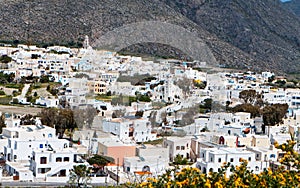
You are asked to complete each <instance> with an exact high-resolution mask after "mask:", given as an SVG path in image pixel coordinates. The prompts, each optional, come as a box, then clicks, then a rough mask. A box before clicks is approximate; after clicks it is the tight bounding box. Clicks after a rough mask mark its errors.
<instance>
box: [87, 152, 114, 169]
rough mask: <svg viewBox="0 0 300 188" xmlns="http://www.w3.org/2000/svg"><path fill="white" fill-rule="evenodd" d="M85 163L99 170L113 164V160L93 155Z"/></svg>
mask: <svg viewBox="0 0 300 188" xmlns="http://www.w3.org/2000/svg"><path fill="white" fill-rule="evenodd" d="M87 162H88V163H89V164H90V165H95V164H96V165H97V166H98V168H99V169H103V167H104V166H106V165H107V164H108V163H114V162H115V160H114V159H113V158H112V157H108V156H102V155H94V156H93V157H91V158H89V159H88V160H87Z"/></svg>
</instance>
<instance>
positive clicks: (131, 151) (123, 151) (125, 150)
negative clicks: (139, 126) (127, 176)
mask: <svg viewBox="0 0 300 188" xmlns="http://www.w3.org/2000/svg"><path fill="white" fill-rule="evenodd" d="M98 155H104V156H109V157H112V158H114V159H115V163H116V164H117V163H118V159H119V165H120V166H123V164H124V157H134V156H136V147H135V146H134V145H133V144H124V143H123V142H121V141H120V140H118V139H117V138H103V139H101V140H100V141H99V142H98Z"/></svg>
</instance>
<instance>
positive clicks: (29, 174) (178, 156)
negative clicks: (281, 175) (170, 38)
mask: <svg viewBox="0 0 300 188" xmlns="http://www.w3.org/2000/svg"><path fill="white" fill-rule="evenodd" d="M1 56H2V57H10V58H11V61H9V62H8V63H1V72H2V73H3V74H5V75H14V78H13V83H15V84H16V85H17V84H23V87H22V88H21V89H20V90H18V89H14V88H11V87H8V86H7V85H8V84H7V83H5V82H2V83H1V90H2V91H3V92H4V93H5V95H7V96H8V95H10V96H12V98H11V100H10V102H9V103H10V104H16V103H17V104H18V105H24V106H30V107H42V108H58V109H63V108H68V109H77V108H79V109H86V108H87V107H92V108H94V109H96V110H97V115H96V116H95V117H94V118H93V121H92V123H91V124H90V125H88V122H87V121H84V123H83V125H80V129H79V130H75V131H74V132H73V133H72V139H66V138H67V136H65V135H64V138H61V137H60V136H59V135H57V132H56V129H55V127H49V126H46V125H43V124H42V122H41V121H40V120H39V119H38V118H37V120H36V121H35V122H36V123H35V125H22V123H21V119H22V117H24V114H7V113H5V112H2V114H3V115H5V124H6V127H5V128H3V129H2V134H1V139H0V145H1V147H0V152H1V154H2V159H3V161H4V164H3V169H2V171H3V173H2V174H1V173H0V174H1V175H0V178H1V181H2V182H5V181H7V182H9V181H32V182H64V183H66V182H68V180H69V176H70V171H71V169H72V168H73V166H74V165H81V164H83V165H87V166H89V165H90V164H88V163H87V158H88V157H90V156H92V155H95V154H97V155H101V156H108V157H111V158H113V159H114V163H110V164H109V165H106V166H105V167H104V169H103V171H104V172H105V173H104V175H103V176H101V177H100V176H97V174H92V175H91V181H92V183H116V182H117V183H122V182H127V181H134V180H133V179H132V177H135V178H137V176H138V175H139V176H141V175H145V174H147V175H148V176H158V175H161V174H163V173H164V172H166V170H167V169H169V168H174V166H173V165H174V164H179V165H193V166H194V167H197V168H199V169H200V170H201V171H202V172H203V173H209V172H217V171H218V169H220V168H221V166H222V165H223V164H224V162H230V163H232V164H234V165H239V164H240V163H241V160H242V159H246V160H248V162H249V163H248V164H249V168H250V169H251V170H253V172H254V173H260V172H262V171H264V170H265V169H267V168H269V167H271V168H275V167H276V165H278V161H279V159H280V158H281V157H282V155H283V153H282V151H281V150H279V149H276V148H275V147H274V143H275V142H278V143H283V142H285V141H286V140H288V139H289V138H290V134H292V135H293V136H295V138H296V139H297V141H298V142H299V141H300V136H299V135H300V134H299V130H300V125H299V124H300V111H299V109H298V107H299V105H300V89H299V88H298V84H297V83H294V82H289V81H288V80H287V79H285V78H284V77H280V76H276V75H275V74H274V73H272V72H269V71H266V72H261V73H255V72H251V71H245V72H238V71H228V70H226V69H224V71H223V72H221V71H219V72H216V71H215V70H213V68H210V67H208V66H207V65H206V62H197V61H193V62H183V61H179V60H166V59H159V60H151V59H148V60H145V59H143V58H141V57H133V56H125V55H119V54H117V53H115V52H109V51H99V50H94V49H93V48H92V47H90V46H89V43H88V38H86V42H85V45H84V48H81V49H71V48H67V47H63V46H51V47H47V48H38V47H36V46H27V45H18V46H17V47H9V46H5V47H0V57H1ZM42 82H43V83H42ZM41 83H42V84H41ZM39 84H40V85H39ZM37 86H38V87H37ZM253 91H255V92H254V93H255V95H251V96H247V97H248V98H247V97H243V94H244V93H246V94H249V95H250V93H251V92H253ZM247 92H248V93H247ZM32 99H34V100H32ZM245 104H247V105H251V106H255V107H256V108H258V109H260V110H261V109H262V108H264V107H265V106H272V105H274V104H287V105H288V108H287V110H286V111H285V112H283V113H284V115H283V117H282V118H281V119H280V121H279V123H276V126H270V125H271V124H267V123H266V119H264V117H266V114H261V113H260V112H257V113H256V114H255V113H254V112H252V111H251V110H248V109H245V108H240V109H237V108H235V107H237V106H243V105H245ZM234 109H235V110H234ZM241 109H242V110H241ZM74 140H76V141H77V142H74ZM298 147H299V145H297V148H295V149H296V150H297V151H299V148H298ZM228 174H230V172H228ZM115 177H118V178H115ZM116 179H117V180H116Z"/></svg>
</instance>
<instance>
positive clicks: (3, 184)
mask: <svg viewBox="0 0 300 188" xmlns="http://www.w3.org/2000/svg"><path fill="white" fill-rule="evenodd" d="M66 185H69V184H67V183H55V182H1V184H0V187H64V186H66ZM111 185H112V184H105V183H95V184H92V186H111Z"/></svg>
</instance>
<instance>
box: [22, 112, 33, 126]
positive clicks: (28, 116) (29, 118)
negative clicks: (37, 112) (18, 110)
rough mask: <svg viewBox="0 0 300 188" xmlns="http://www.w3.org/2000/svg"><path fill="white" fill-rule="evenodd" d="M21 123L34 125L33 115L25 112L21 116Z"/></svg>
mask: <svg viewBox="0 0 300 188" xmlns="http://www.w3.org/2000/svg"><path fill="white" fill-rule="evenodd" d="M20 124H21V125H35V117H34V116H33V115H31V114H26V115H25V116H23V117H21V122H20Z"/></svg>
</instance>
